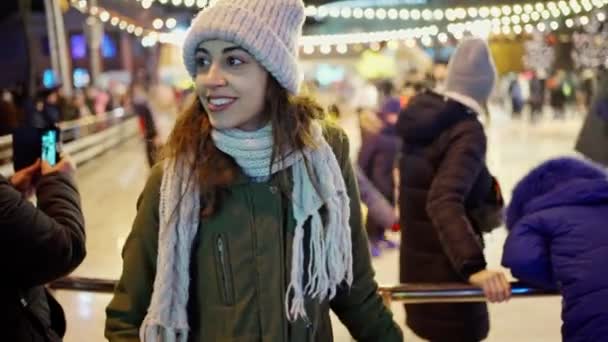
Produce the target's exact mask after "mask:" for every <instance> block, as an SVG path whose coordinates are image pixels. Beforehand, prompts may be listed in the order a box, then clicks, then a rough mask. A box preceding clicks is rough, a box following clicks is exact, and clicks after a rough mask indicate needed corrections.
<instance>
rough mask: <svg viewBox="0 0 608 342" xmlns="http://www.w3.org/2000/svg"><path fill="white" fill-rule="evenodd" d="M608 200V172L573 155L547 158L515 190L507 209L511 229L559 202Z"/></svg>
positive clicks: (566, 203)
mask: <svg viewBox="0 0 608 342" xmlns="http://www.w3.org/2000/svg"><path fill="white" fill-rule="evenodd" d="M596 203H608V172H607V171H606V170H605V169H602V168H601V167H600V166H598V165H596V164H593V163H591V162H588V161H584V160H581V159H577V158H572V157H563V158H556V159H551V160H548V161H546V162H544V163H542V164H541V165H539V166H538V167H536V168H534V169H533V170H532V171H530V173H528V174H527V175H526V176H525V177H524V178H523V179H522V180H520V181H519V183H518V184H517V185H516V186H515V189H514V190H513V196H512V199H511V203H510V204H509V207H508V208H507V212H506V225H507V228H508V229H511V228H513V227H514V226H515V224H516V223H517V222H518V221H519V220H520V219H521V218H523V217H524V216H526V215H528V214H531V213H534V212H537V211H540V210H543V209H547V208H551V207H556V206H564V205H590V204H596Z"/></svg>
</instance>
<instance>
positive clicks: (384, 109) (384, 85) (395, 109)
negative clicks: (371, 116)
mask: <svg viewBox="0 0 608 342" xmlns="http://www.w3.org/2000/svg"><path fill="white" fill-rule="evenodd" d="M378 104H379V109H378V117H379V118H380V120H382V122H384V124H385V125H386V127H387V128H388V127H394V126H395V123H397V117H398V116H399V111H400V110H401V101H400V100H399V97H398V96H397V95H396V94H395V86H394V85H393V82H392V81H390V80H385V81H382V82H380V84H379V85H378Z"/></svg>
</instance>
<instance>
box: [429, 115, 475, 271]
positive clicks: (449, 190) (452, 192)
mask: <svg viewBox="0 0 608 342" xmlns="http://www.w3.org/2000/svg"><path fill="white" fill-rule="evenodd" d="M453 130H454V134H453V136H452V137H451V138H450V141H449V145H448V148H447V150H446V152H445V154H444V157H443V160H442V161H441V163H440V164H439V167H438V169H437V172H436V174H435V177H434V179H433V182H432V184H431V187H430V190H429V193H428V198H427V204H426V210H427V213H428V216H429V218H430V219H431V221H432V222H433V227H434V228H435V229H436V230H437V233H438V235H439V239H440V242H441V246H442V247H443V251H444V252H445V254H446V255H447V257H448V258H449V260H450V262H451V264H452V267H453V268H454V270H455V271H456V272H457V273H458V274H459V275H460V276H461V277H462V280H463V281H468V279H469V277H470V276H471V275H472V274H474V273H476V272H479V271H481V270H483V269H485V268H486V261H485V258H484V255H483V247H482V244H481V242H480V241H479V239H478V237H477V236H476V234H475V232H474V230H473V227H472V226H471V223H470V221H469V219H468V218H467V213H466V210H465V206H464V203H465V200H466V198H467V196H468V194H469V192H470V191H471V188H472V187H473V184H474V182H475V180H476V178H477V176H478V175H479V174H480V172H481V170H482V168H483V167H484V162H485V161H484V159H485V152H486V137H485V135H484V133H483V129H482V127H481V124H478V123H477V122H474V121H468V122H463V123H460V124H458V126H455V127H454V128H453Z"/></svg>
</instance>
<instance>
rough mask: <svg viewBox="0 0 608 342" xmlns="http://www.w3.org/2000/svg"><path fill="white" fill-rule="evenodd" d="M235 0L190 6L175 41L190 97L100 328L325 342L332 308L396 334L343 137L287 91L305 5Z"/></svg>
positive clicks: (356, 327)
mask: <svg viewBox="0 0 608 342" xmlns="http://www.w3.org/2000/svg"><path fill="white" fill-rule="evenodd" d="M233 4H234V1H232V0H218V1H215V2H214V3H213V4H212V5H211V6H209V7H206V8H204V9H203V10H201V11H200V12H199V13H198V14H197V16H196V17H195V18H194V20H193V21H192V26H191V27H190V29H189V30H188V33H187V35H186V36H185V40H184V44H183V49H182V52H183V60H184V62H185V65H186V69H187V70H188V72H189V74H190V75H191V76H192V78H193V79H194V83H195V90H196V93H197V95H198V98H196V99H195V101H194V102H192V103H191V104H190V105H189V107H188V109H187V110H186V111H185V112H184V113H183V115H182V116H181V117H180V119H179V120H178V121H177V123H176V125H175V128H174V130H173V132H172V134H171V136H170V138H169V141H168V143H167V144H166V145H165V150H164V151H165V154H164V160H163V163H159V164H157V166H155V167H154V168H153V170H152V172H151V175H150V178H149V180H148V182H147V185H146V187H145V189H144V191H143V194H142V196H141V197H140V200H139V202H138V204H139V205H138V212H137V217H136V219H135V223H134V226H133V231H132V233H131V234H130V236H129V238H128V239H127V242H126V245H125V247H124V252H123V256H124V266H123V271H122V276H121V279H120V281H119V283H118V286H117V287H116V291H115V294H114V298H113V299H112V301H111V302H110V304H109V306H108V308H107V310H106V312H107V321H106V331H105V334H106V337H107V338H108V339H109V340H110V341H111V342H117V341H138V340H139V338H141V340H142V341H148V342H149V341H160V340H162V341H237V340H243V341H261V340H268V341H302V340H310V341H330V340H332V339H333V337H332V328H331V320H330V315H329V310H330V308H331V309H332V310H333V311H334V312H335V313H336V314H337V316H338V317H339V318H340V319H341V321H342V322H343V323H344V324H345V326H346V327H347V328H348V329H349V332H350V333H351V335H352V336H353V337H354V338H356V339H357V340H359V341H369V342H372V341H385V342H391V341H402V340H403V337H402V334H401V332H400V330H399V328H398V326H397V325H396V324H395V323H394V322H393V319H392V315H391V313H390V311H389V309H387V308H386V307H384V305H383V303H382V299H381V298H380V296H379V295H378V293H377V290H378V286H377V284H376V282H375V281H374V279H373V274H374V272H373V269H372V266H371V261H370V257H369V250H368V247H367V239H366V236H365V232H364V230H363V227H362V223H361V209H360V202H359V195H358V191H357V186H356V183H355V182H356V179H355V176H354V173H353V169H352V165H351V163H350V161H349V158H348V138H347V137H346V134H345V133H344V132H343V130H341V129H339V128H338V127H336V126H335V125H331V124H328V123H324V122H322V121H321V120H322V118H323V110H322V109H321V108H320V106H319V105H317V104H316V103H315V102H314V101H312V100H311V99H307V98H304V97H301V96H298V95H297V93H298V90H299V85H300V84H299V83H300V82H299V80H300V77H299V71H298V67H297V58H296V57H295V56H296V55H297V49H298V46H299V44H298V41H299V38H300V36H301V28H302V25H303V23H304V19H305V13H304V4H303V2H302V0H264V1H261V0H242V1H240V2H239V3H238V4H239V6H233ZM236 17H243V18H247V19H246V20H239V21H235V20H234V18H236ZM287 19H289V20H287ZM260 32H266V33H265V34H264V37H265V39H263V40H260V39H259V35H260Z"/></svg>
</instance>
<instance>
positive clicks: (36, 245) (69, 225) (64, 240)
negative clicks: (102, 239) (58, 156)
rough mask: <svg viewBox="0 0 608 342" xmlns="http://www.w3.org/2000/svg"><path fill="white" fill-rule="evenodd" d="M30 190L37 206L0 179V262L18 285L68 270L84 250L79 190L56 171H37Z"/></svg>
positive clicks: (38, 282)
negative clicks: (40, 173) (43, 173)
mask: <svg viewBox="0 0 608 342" xmlns="http://www.w3.org/2000/svg"><path fill="white" fill-rule="evenodd" d="M36 196H37V199H38V207H35V206H34V205H33V204H32V203H30V202H29V201H28V200H27V199H26V198H25V197H23V195H22V194H21V193H20V192H18V191H17V190H15V189H14V188H13V187H12V185H10V184H9V182H8V181H6V180H5V179H2V180H0V230H2V252H0V253H1V255H2V257H1V258H0V267H1V269H2V270H3V271H4V272H5V274H6V275H7V276H8V277H9V278H10V280H9V281H14V283H15V285H16V286H17V287H20V288H29V287H32V286H36V285H42V284H45V283H47V282H49V281H52V280H55V279H57V278H60V277H62V276H64V275H66V274H68V273H70V272H71V271H73V270H74V269H75V268H76V267H77V266H78V265H80V263H81V262H82V260H83V259H84V257H85V254H86V252H85V251H86V247H85V232H84V218H83V215H82V211H81V206H80V195H79V194H78V190H77V188H76V185H75V183H74V182H73V180H72V179H71V178H70V177H69V176H67V175H64V174H59V173H53V174H50V175H46V176H43V177H42V178H41V180H40V182H39V184H38V187H37V194H36ZM15 260H18V261H19V262H15Z"/></svg>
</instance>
